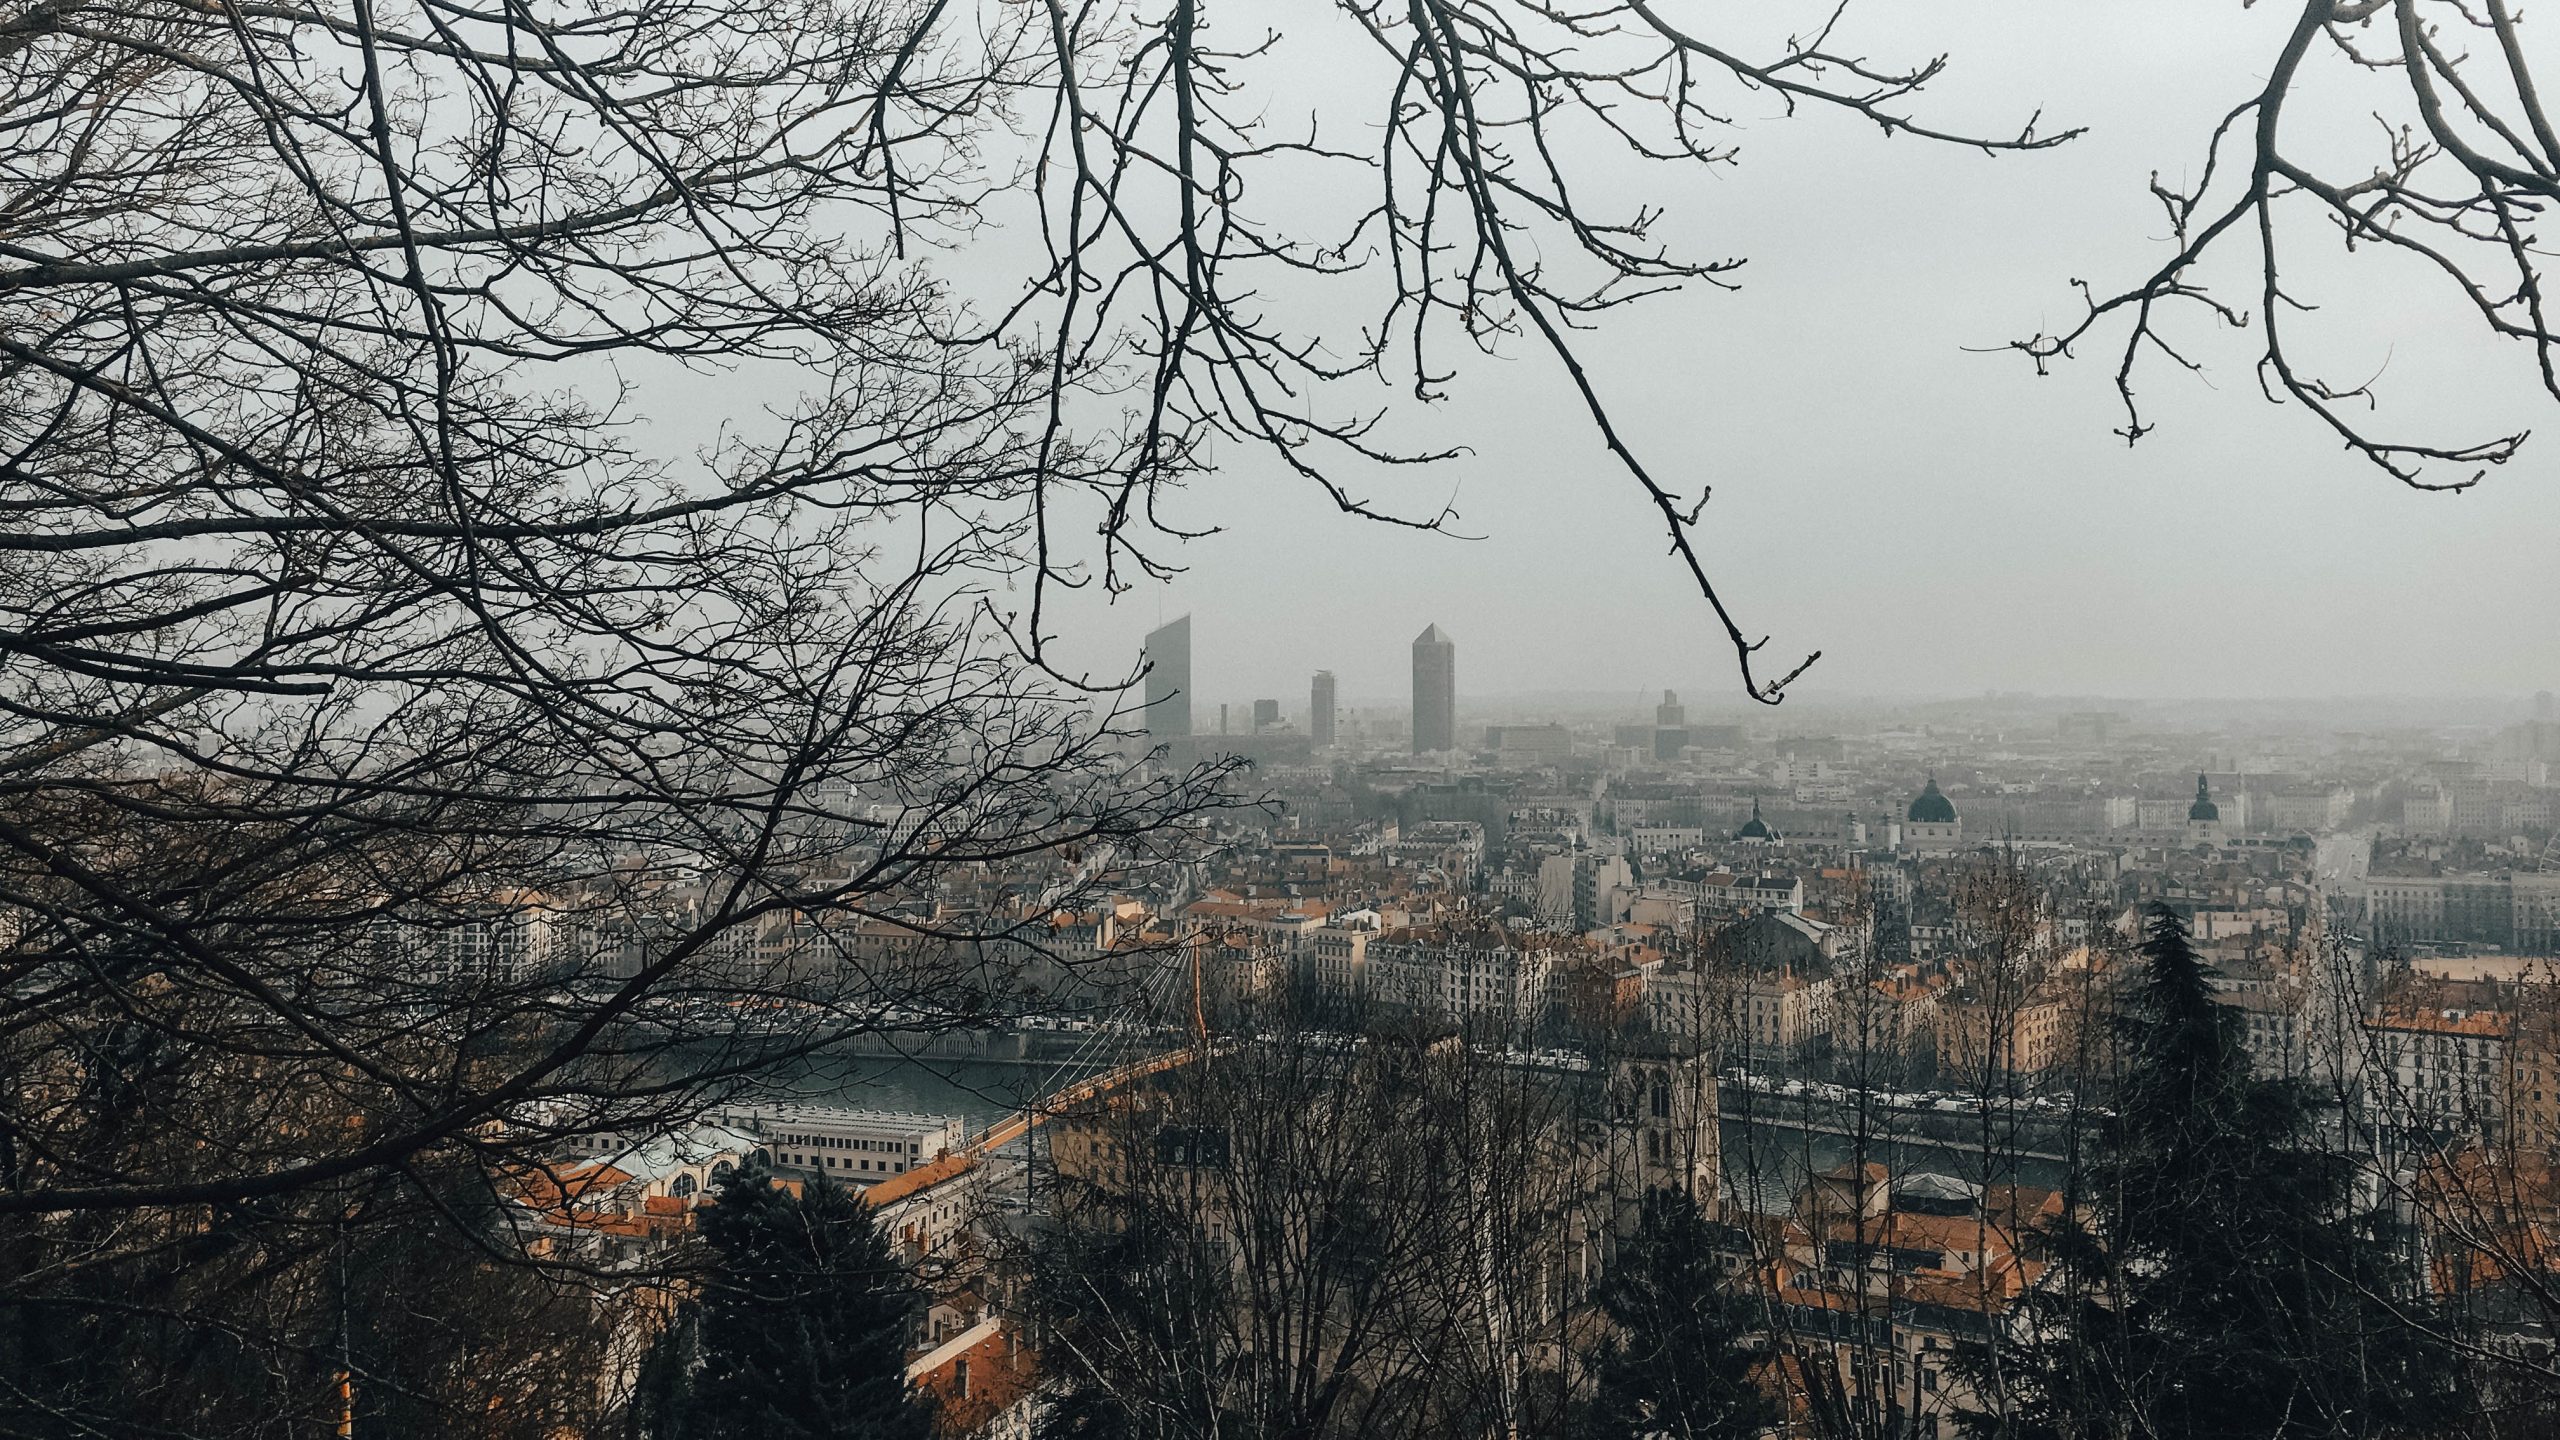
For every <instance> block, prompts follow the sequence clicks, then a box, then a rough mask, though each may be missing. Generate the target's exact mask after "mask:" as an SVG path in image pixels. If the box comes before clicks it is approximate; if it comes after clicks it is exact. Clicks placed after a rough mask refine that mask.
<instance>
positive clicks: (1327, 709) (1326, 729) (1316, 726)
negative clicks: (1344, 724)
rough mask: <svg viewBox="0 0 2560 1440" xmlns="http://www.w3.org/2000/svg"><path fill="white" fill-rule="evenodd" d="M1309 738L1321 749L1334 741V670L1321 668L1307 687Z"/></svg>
mask: <svg viewBox="0 0 2560 1440" xmlns="http://www.w3.org/2000/svg"><path fill="white" fill-rule="evenodd" d="M1307 738H1308V739H1309V740H1311V741H1314V742H1315V747H1316V748H1317V749H1319V750H1321V749H1323V748H1324V747H1326V746H1328V745H1330V744H1332V743H1333V672H1332V671H1330V670H1319V671H1317V672H1316V678H1315V681H1314V683H1313V684H1310V685H1309V686H1308V687H1307Z"/></svg>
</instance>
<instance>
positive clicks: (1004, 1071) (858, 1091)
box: [787, 1056, 2062, 1212]
mask: <svg viewBox="0 0 2560 1440" xmlns="http://www.w3.org/2000/svg"><path fill="white" fill-rule="evenodd" d="M1105 1068H1107V1066H1105V1065H1103V1064H1102V1063H1100V1062H1098V1061H1096V1062H1065V1063H1059V1062H1040V1063H1017V1062H1006V1061H990V1060H940V1059H933V1060H928V1059H897V1058H886V1059H884V1058H876V1057H850V1056H848V1057H841V1058H827V1059H819V1060H814V1061H811V1062H809V1063H808V1064H807V1065H806V1066H804V1067H803V1068H802V1069H801V1070H800V1071H799V1072H798V1073H796V1074H795V1075H794V1076H793V1077H792V1078H791V1080H790V1081H788V1082H787V1085H788V1089H789V1092H790V1093H791V1094H792V1095H794V1096H796V1097H798V1098H802V1099H807V1100H812V1101H819V1102H822V1103H826V1104H832V1105H850V1106H858V1107H861V1108H864V1109H871V1110H904V1111H914V1112H920V1113H924V1114H929V1115H957V1116H960V1117H962V1118H963V1119H965V1120H967V1121H968V1123H969V1128H970V1129H972V1130H978V1129H982V1128H984V1127H985V1126H987V1125H988V1124H989V1123H991V1122H993V1121H996V1120H999V1119H1002V1118H1003V1117H1005V1116H1007V1115H1010V1114H1016V1113H1019V1112H1020V1111H1021V1110H1022V1109H1023V1108H1024V1106H1025V1105H1026V1104H1027V1103H1029V1102H1032V1101H1036V1100H1038V1099H1039V1098H1040V1097H1042V1096H1044V1095H1047V1094H1049V1093H1051V1092H1052V1091H1055V1090H1056V1089H1058V1088H1059V1087H1060V1086H1062V1085H1065V1084H1067V1083H1069V1082H1070V1081H1073V1080H1076V1079H1079V1078H1081V1077H1083V1076H1086V1075H1091V1074H1095V1073H1097V1072H1099V1071H1100V1070H1102V1069H1105ZM1722 1144H1723V1158H1724V1171H1725V1189H1726V1193H1727V1194H1728V1195H1730V1196H1732V1197H1733V1198H1734V1199H1736V1200H1737V1201H1740V1202H1741V1203H1742V1205H1743V1206H1744V1208H1747V1209H1752V1210H1759V1211H1763V1212H1774V1211H1779V1210H1783V1209H1785V1208H1786V1205H1787V1201H1788V1199H1789V1198H1790V1197H1791V1196H1792V1195H1793V1194H1794V1193H1795V1191H1796V1190H1797V1189H1798V1188H1800V1187H1801V1186H1802V1184H1803V1182H1804V1177H1805V1176H1806V1175H1807V1174H1809V1173H1812V1172H1815V1171H1819V1170H1827V1169H1830V1168H1832V1167H1833V1166H1836V1165H1840V1164H1843V1163H1846V1162H1847V1161H1848V1160H1849V1159H1850V1156H1851V1144H1850V1141H1849V1140H1848V1139H1847V1138H1845V1137H1843V1136H1839V1135H1833V1134H1829V1133H1826V1132H1823V1131H1820V1130H1807V1129H1801V1128H1797V1127H1795V1126H1790V1125H1786V1124H1784V1123H1782V1122H1780V1121H1778V1120H1777V1119H1776V1117H1773V1116H1765V1115H1764V1116H1761V1117H1759V1118H1757V1119H1756V1120H1754V1121H1744V1120H1740V1119H1736V1118H1733V1117H1731V1116H1728V1117H1727V1118H1726V1119H1725V1121H1724V1122H1723V1126H1722ZM1867 1158H1868V1159H1870V1160H1872V1161H1875V1162H1877V1163H1880V1164H1883V1165H1885V1166H1886V1167H1887V1168H1889V1169H1891V1170H1892V1171H1894V1172H1895V1173H1896V1174H1916V1173H1919V1172H1922V1171H1934V1172H1937V1173H1939V1174H1943V1175H1951V1176H1954V1177H1956V1178H1957V1179H1960V1180H1966V1181H1969V1182H1972V1183H1975V1184H1980V1183H1984V1182H1985V1181H1986V1180H1987V1181H1988V1182H1989V1183H1992V1184H2006V1183H2019V1184H2027V1185H2052V1184H2056V1183H2058V1182H2059V1179H2060V1175H2061V1169H2062V1167H2061V1166H2059V1165H2058V1164H2054V1163H2052V1162H2049V1161H2038V1160H2022V1161H2019V1162H2016V1163H2015V1164H2014V1165H2008V1164H1996V1163H1995V1164H1994V1165H1991V1166H1988V1167H1986V1166H1985V1165H1984V1163H1983V1159H1982V1156H1981V1155H1980V1154H1979V1153H1978V1152H1976V1151H1974V1150H1971V1149H1968V1148H1966V1147H1964V1146H1962V1145H1960V1144H1951V1143H1949V1142H1946V1141H1932V1140H1924V1139H1908V1140H1899V1141H1896V1142H1893V1143H1889V1144H1884V1145H1881V1146H1875V1147H1872V1148H1871V1149H1870V1151H1869V1154H1868V1157H1867Z"/></svg>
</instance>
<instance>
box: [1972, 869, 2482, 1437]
mask: <svg viewBox="0 0 2560 1440" xmlns="http://www.w3.org/2000/svg"><path fill="white" fill-rule="evenodd" d="M2141 955H2142V961H2143V966H2144V969H2143V972H2142V975H2141V977H2140V985H2139V987H2138V989H2137V990H2136V991H2135V993H2134V994H2133V995H2132V996H2131V998H2130V1001H2129V1003H2128V1004H2127V1006H2126V1007H2125V1013H2124V1014H2123V1015H2121V1016H2120V1017H2119V1018H2118V1022H2117V1023H2118V1039H2119V1042H2120V1044H2121V1047H2122V1053H2123V1055H2124V1057H2125V1059H2124V1074H2123V1077H2122V1079H2121V1081H2120V1084H2119V1088H2118V1091H2117V1094H2116V1097H2115V1109H2114V1113H2113V1116H2112V1117H2111V1118H2110V1119H2109V1120H2108V1121H2107V1122H2106V1123H2105V1125H2104V1127H2103V1129H2102V1131H2101V1134H2100V1136H2099V1143H2098V1146H2097V1154H2096V1159H2095V1162H2094V1164H2093V1165H2092V1167H2091V1172H2090V1183H2089V1184H2088V1185H2087V1187H2086V1190H2085V1193H2084V1194H2083V1195H2082V1196H2081V1197H2080V1198H2081V1200H2082V1202H2083V1203H2082V1204H2081V1205H2080V1206H2079V1207H2078V1208H2079V1210H2080V1213H2079V1214H2078V1215H2075V1216H2072V1217H2066V1219H2065V1220H2064V1221H2063V1222H2061V1223H2060V1224H2059V1225H2058V1226H2057V1227H2055V1229H2054V1230H2053V1231H2052V1232H2051V1233H2050V1235H2049V1236H2048V1237H2047V1238H2048V1239H2049V1240H2050V1242H2051V1245H2052V1257H2053V1259H2054V1262H2055V1265H2054V1269H2053V1271H2052V1272H2051V1274H2049V1275H2048V1276H2047V1277H2046V1280H2045V1283H2044V1284H2043V1285H2041V1286H2039V1287H2038V1288H2037V1289H2036V1290H2035V1291H2033V1292H2032V1293H2030V1295H2029V1296H2028V1297H2027V1298H2026V1299H2025V1300H2024V1301H2023V1302H2022V1310H2021V1314H2020V1317H2019V1318H2020V1319H2021V1320H2023V1321H2024V1322H2025V1323H2024V1324H2023V1325H2022V1326H2021V1327H2020V1335H2019V1337H2018V1338H2017V1340H2016V1341H2015V1342H2014V1343H2012V1344H2010V1345H2006V1346H2004V1347H2003V1348H2002V1350H2001V1353H2000V1354H1999V1355H1998V1356H1997V1357H1996V1361H1997V1363H1996V1364H1995V1363H1994V1357H1991V1356H1989V1355H1987V1354H1981V1353H1977V1354H1975V1355H1973V1356H1972V1357H1970V1361H1969V1366H1968V1368H1969V1369H1970V1370H1971V1371H1972V1375H1973V1379H1974V1381H1975V1383H1976V1385H1977V1387H1980V1388H1982V1389H1983V1390H1984V1391H1985V1393H1986V1396H1987V1397H1988V1398H1989V1399H1990V1401H1991V1404H1992V1406H1993V1409H1992V1412H1991V1413H1989V1414H1987V1415H1983V1416H1979V1417H1975V1418H1974V1419H1973V1420H1972V1421H1971V1428H1972V1429H1973V1431H1974V1433H1976V1434H1978V1435H1986V1436H2000V1437H2006V1440H2041V1437H2048V1436H2050V1437H2067V1440H2103V1437H2117V1436H2125V1437H2131V1436H2179V1437H2197V1440H2216V1437H2226V1436H2227V1437H2232V1440H2241V1437H2249V1440H2294V1437H2299V1440H2312V1437H2315V1436H2316V1437H2324V1440H2325V1437H2333V1436H2357V1435H2402V1434H2411V1433H2423V1432H2424V1431H2427V1430H2429V1429H2432V1428H2435V1427H2437V1426H2439V1425H2441V1424H2442V1423H2444V1422H2445V1421H2446V1419H2447V1417H2448V1414H2449V1407H2450V1405H2451V1403H2452V1395H2451V1389H2450V1383H2451V1377H2452V1376H2453V1375H2454V1373H2455V1366H2454V1365H2453V1364H2452V1363H2451V1358H2450V1356H2449V1355H2448V1354H2446V1352H2445V1348H2444V1346H2443V1344H2442V1343H2441V1341H2440V1340H2439V1339H2438V1338H2437V1337H2436V1336H2435V1335H2433V1334H2432V1333H2431V1332H2430V1331H2429V1330H2428V1329H2427V1328H2426V1327H2425V1326H2424V1325H2423V1324H2422V1323H2418V1320H2417V1318H2416V1317H2418V1316H2419V1315H2420V1312H2421V1311H2422V1310H2423V1302H2422V1301H2421V1300H2420V1299H2419V1298H2418V1297H2416V1296H2414V1295H2413V1294H2411V1293H2410V1291H2411V1287H2410V1285H2409V1283H2408V1277H2407V1275H2406V1274H2405V1273H2404V1272H2403V1270H2402V1267H2401V1266H2400V1265H2399V1264H2398V1263H2397V1262H2396V1260H2395V1258H2394V1251H2393V1249H2392V1247H2391V1246H2390V1245H2389V1244H2388V1243H2387V1240H2386V1236H2385V1234H2384V1225H2385V1222H2384V1220H2383V1219H2382V1218H2381V1217H2379V1216H2377V1215H2371V1214H2362V1213H2358V1212H2357V1211H2356V1209H2355V1207H2354V1204H2353V1201H2352V1172H2351V1170H2350V1168H2349V1166H2348V1164H2347V1163H2346V1161H2345V1159H2344V1158H2343V1157H2341V1156H2337V1155H2333V1154H2325V1153H2322V1152H2321V1151H2319V1150H2318V1149H2317V1147H2316V1146H2315V1145H2314V1144H2313V1143H2312V1135H2311V1130H2312V1124H2311V1122H2312V1118H2313V1117H2312V1113H2311V1106H2310V1099H2309V1095H2308V1094H2307V1092H2306V1091H2305V1090H2304V1089H2303V1088H2302V1087H2301V1086H2300V1084H2299V1083H2298V1082H2293V1081H2262V1080H2257V1079H2254V1078H2252V1076H2251V1075H2250V1072H2249V1059H2248V1054H2247V1052H2246V1050H2245V1049H2244V1048H2243V1046H2242V1044H2241V1041H2240V1036H2239V1032H2238V1029H2237V1025H2238V1021H2237V1017H2236V1016H2235V1015H2234V1014H2233V1012H2232V1011H2231V1010H2230V1009H2229V1008H2228V1007H2225V1006H2223V1005H2220V1004H2217V1003H2216V1002H2215V1000H2214V998H2213V986H2212V981H2211V978H2210V976H2209V975H2208V973H2207V971H2206V969H2205V966H2204V965H2203V963H2202V962H2201V961H2200V960H2199V959H2198V957H2197V955H2196V953H2195V950H2194V947H2193V946H2192V945H2191V944H2190V943H2189V941H2188V937H2187V930H2186V926H2185V923H2184V922H2183V921H2182V920H2181V919H2180V918H2179V917H2178V916H2177V914H2176V913H2175V912H2173V911H2170V910H2168V909H2167V908H2165V907H2158V908H2155V909H2154V911H2153V913H2152V914H2151V916H2150V918H2149V920H2148V922H2147V925H2146V927H2145V934H2144V938H2143V942H2142V946H2141Z"/></svg>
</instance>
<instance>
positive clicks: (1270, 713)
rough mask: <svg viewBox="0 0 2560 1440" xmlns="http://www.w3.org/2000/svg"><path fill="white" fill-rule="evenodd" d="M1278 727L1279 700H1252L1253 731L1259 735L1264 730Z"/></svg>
mask: <svg viewBox="0 0 2560 1440" xmlns="http://www.w3.org/2000/svg"><path fill="white" fill-rule="evenodd" d="M1278 728H1280V702H1279V701H1277V700H1256V701H1254V702H1253V732H1254V733H1255V734H1257V735H1259V734H1261V733H1262V732H1263V731H1265V730H1276V729H1278Z"/></svg>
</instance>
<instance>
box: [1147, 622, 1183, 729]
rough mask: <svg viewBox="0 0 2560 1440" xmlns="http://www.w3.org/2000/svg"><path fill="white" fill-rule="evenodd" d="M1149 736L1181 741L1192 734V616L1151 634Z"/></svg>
mask: <svg viewBox="0 0 2560 1440" xmlns="http://www.w3.org/2000/svg"><path fill="white" fill-rule="evenodd" d="M1145 657H1146V662H1147V738H1148V739H1150V740H1181V739H1185V738H1187V737H1189V735H1190V734H1191V617H1190V616H1188V615H1185V616H1183V617H1182V618H1181V619H1179V620H1176V621H1173V622H1172V623H1170V624H1167V625H1160V626H1158V627H1156V629H1155V630H1154V632H1153V633H1151V634H1149V635H1148V636H1147V648H1146V651H1145Z"/></svg>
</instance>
